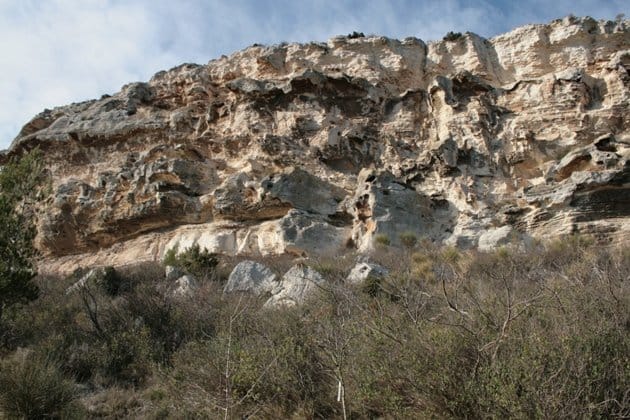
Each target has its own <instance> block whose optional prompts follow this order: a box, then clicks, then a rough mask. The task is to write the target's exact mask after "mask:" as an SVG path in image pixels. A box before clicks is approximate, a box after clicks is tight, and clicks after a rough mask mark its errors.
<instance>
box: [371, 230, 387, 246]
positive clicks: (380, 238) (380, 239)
mask: <svg viewBox="0 0 630 420" xmlns="http://www.w3.org/2000/svg"><path fill="white" fill-rule="evenodd" d="M374 243H376V245H377V246H382V247H387V246H389V245H391V241H390V240H389V237H388V236H387V235H385V234H383V233H379V234H378V235H376V236H374Z"/></svg>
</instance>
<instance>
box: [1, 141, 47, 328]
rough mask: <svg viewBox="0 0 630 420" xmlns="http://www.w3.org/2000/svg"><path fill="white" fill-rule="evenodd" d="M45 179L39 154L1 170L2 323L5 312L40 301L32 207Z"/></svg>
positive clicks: (33, 153)
mask: <svg viewBox="0 0 630 420" xmlns="http://www.w3.org/2000/svg"><path fill="white" fill-rule="evenodd" d="M42 178H43V166H42V158H41V153H40V152H39V151H37V150H36V151H33V152H31V153H29V154H27V155H25V156H23V157H22V158H21V159H19V160H16V159H12V160H11V161H10V162H9V163H8V164H7V165H5V166H3V167H2V168H1V169H0V226H2V229H0V322H1V321H2V314H3V310H4V309H5V308H7V307H10V306H12V305H14V304H17V303H24V302H28V301H30V300H33V299H36V298H37V294H38V290H37V287H36V286H35V284H34V283H33V282H32V279H33V277H34V276H35V268H34V266H33V257H34V256H35V250H34V248H33V245H32V241H33V238H34V237H35V228H34V225H33V220H32V209H31V204H32V202H33V201H34V200H35V199H36V198H37V197H38V193H39V190H38V186H39V185H40V184H41V183H42ZM0 325H1V323H0Z"/></svg>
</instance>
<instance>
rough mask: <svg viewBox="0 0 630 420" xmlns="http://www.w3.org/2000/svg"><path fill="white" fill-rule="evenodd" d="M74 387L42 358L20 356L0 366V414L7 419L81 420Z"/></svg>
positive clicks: (55, 367) (21, 354)
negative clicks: (57, 419) (63, 419)
mask: <svg viewBox="0 0 630 420" xmlns="http://www.w3.org/2000/svg"><path fill="white" fill-rule="evenodd" d="M76 398H77V392H76V386H75V384H73V383H72V382H71V381H69V380H67V379H65V378H64V377H63V375H62V373H61V372H60V370H59V369H58V367H57V366H56V365H55V364H54V363H52V362H51V361H50V360H46V359H45V358H42V356H39V355H36V354H33V353H29V352H21V353H18V354H16V355H15V356H13V357H12V358H10V359H8V360H5V361H3V362H2V365H1V368H0V414H1V413H2V412H4V414H5V415H6V416H8V417H10V418H25V419H42V418H81V417H82V416H81V412H80V410H79V408H78V406H77V404H76V402H75V400H76Z"/></svg>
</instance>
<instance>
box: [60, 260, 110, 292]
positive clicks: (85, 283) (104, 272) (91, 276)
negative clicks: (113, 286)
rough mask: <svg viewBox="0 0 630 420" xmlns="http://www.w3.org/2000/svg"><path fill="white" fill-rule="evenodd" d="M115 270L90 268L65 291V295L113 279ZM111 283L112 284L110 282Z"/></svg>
mask: <svg viewBox="0 0 630 420" xmlns="http://www.w3.org/2000/svg"><path fill="white" fill-rule="evenodd" d="M115 277H116V270H115V269H114V267H109V266H108V267H95V268H91V269H90V270H89V271H88V272H87V273H85V274H84V275H83V276H82V277H81V278H80V279H79V280H78V281H76V282H75V283H74V284H73V285H71V286H70V287H68V288H67V289H66V295H69V294H71V293H74V292H76V291H78V290H80V289H81V288H83V287H89V286H91V285H100V284H102V283H103V282H106V281H108V280H110V279H112V280H113V279H115ZM112 283H113V282H112Z"/></svg>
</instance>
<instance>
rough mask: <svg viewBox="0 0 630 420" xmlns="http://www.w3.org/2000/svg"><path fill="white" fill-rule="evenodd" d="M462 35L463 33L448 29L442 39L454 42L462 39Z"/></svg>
mask: <svg viewBox="0 0 630 420" xmlns="http://www.w3.org/2000/svg"><path fill="white" fill-rule="evenodd" d="M463 37H464V35H462V33H461V32H453V31H449V32H447V33H446V35H444V38H442V40H444V41H448V42H455V41H457V40H459V39H462V38H463Z"/></svg>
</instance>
